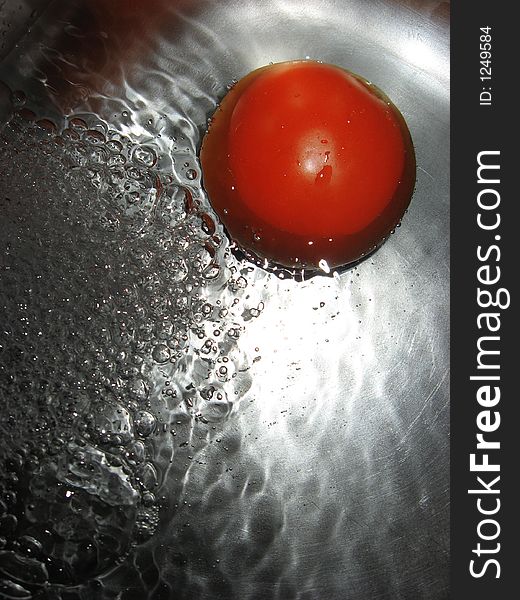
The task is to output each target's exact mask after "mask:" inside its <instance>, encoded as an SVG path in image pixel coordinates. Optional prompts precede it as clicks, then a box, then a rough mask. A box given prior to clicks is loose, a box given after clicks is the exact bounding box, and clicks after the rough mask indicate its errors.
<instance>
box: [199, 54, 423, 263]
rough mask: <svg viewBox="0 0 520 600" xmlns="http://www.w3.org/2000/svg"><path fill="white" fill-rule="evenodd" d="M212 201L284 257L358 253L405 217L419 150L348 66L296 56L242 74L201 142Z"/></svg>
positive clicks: (352, 256) (256, 243)
mask: <svg viewBox="0 0 520 600" xmlns="http://www.w3.org/2000/svg"><path fill="white" fill-rule="evenodd" d="M200 158H201V165H202V172H203V182H204V186H205V189H206V191H207V193H208V196H209V199H210V202H211V204H212V206H213V208H214V209H215V211H216V212H217V214H218V215H219V217H220V219H221V221H222V223H223V224H224V226H225V227H226V229H227V230H228V232H229V235H230V236H231V237H232V238H233V239H234V240H235V241H236V242H237V243H238V245H239V246H241V247H242V248H244V249H245V250H247V251H250V252H252V253H253V254H255V255H257V256H259V257H262V258H267V259H269V260H270V261H273V262H275V263H277V264H280V265H285V266H289V267H301V268H316V267H318V266H320V264H321V265H323V264H325V263H323V262H321V261H325V262H326V264H327V265H328V266H329V267H336V266H340V265H345V264H348V263H351V262H354V261H356V260H358V259H359V258H361V257H362V256H364V255H366V254H368V253H369V252H370V251H371V250H373V249H374V248H376V247H377V246H378V245H379V244H380V243H381V242H382V241H383V240H384V239H385V238H386V236H388V234H389V233H390V231H391V230H392V229H394V228H395V226H396V225H397V224H398V223H399V221H400V220H401V217H402V215H403V213H404V211H405V210H406V208H407V206H408V204H409V202H410V199H411V196H412V192H413V187H414V184H415V155H414V151H413V146H412V142H411V139H410V134H409V132H408V129H407V127H406V124H405V122H404V119H403V118H402V116H401V114H400V113H399V111H398V110H397V109H396V108H395V107H394V106H393V104H392V103H391V102H390V101H389V100H388V98H386V97H385V96H384V95H383V94H382V92H380V91H379V90H377V89H376V88H374V86H372V85H370V84H369V83H367V82H365V81H364V80H362V79H361V78H359V77H357V76H355V75H353V74H351V73H349V72H348V71H345V70H344V69H341V68H339V67H335V66H331V65H325V64H322V63H317V62H313V61H295V62H286V63H279V64H275V65H270V66H267V67H262V68H260V69H257V70H256V71H253V72H252V73H250V74H249V75H247V76H246V77H244V78H243V79H242V80H240V81H239V82H238V83H237V84H236V85H235V86H234V87H233V88H232V89H231V90H230V92H229V93H228V94H227V96H226V97H225V98H224V100H223V101H222V103H221V104H220V106H219V108H218V110H217V111H216V113H215V115H214V116H213V119H212V122H211V125H210V127H209V130H208V133H207V134H206V136H205V138H204V141H203V144H202V149H201V155H200Z"/></svg>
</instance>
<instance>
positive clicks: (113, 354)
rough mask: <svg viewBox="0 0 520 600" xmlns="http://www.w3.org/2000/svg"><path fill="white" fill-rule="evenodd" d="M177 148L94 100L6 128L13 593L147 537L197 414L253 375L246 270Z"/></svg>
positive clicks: (224, 405)
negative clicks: (126, 125) (180, 178)
mask: <svg viewBox="0 0 520 600" xmlns="http://www.w3.org/2000/svg"><path fill="white" fill-rule="evenodd" d="M164 162H165V161H164V157H162V156H161V151H160V149H159V148H156V147H154V146H153V145H151V144H150V145H139V144H136V143H134V142H133V141H132V140H130V139H128V138H125V137H124V136H122V135H121V134H119V133H117V132H116V131H112V130H110V129H109V128H108V127H107V125H106V124H105V123H103V122H100V121H99V120H97V119H95V118H94V117H92V116H90V115H82V116H81V115H80V116H75V117H71V118H69V119H68V121H67V123H66V125H65V126H64V127H63V128H58V127H43V126H41V124H38V123H36V122H28V121H27V120H24V119H23V118H22V117H21V116H15V117H14V118H13V119H12V120H11V121H10V122H9V123H8V124H7V126H5V127H4V129H3V130H2V131H1V133H0V215H1V220H0V290H1V292H0V403H1V411H0V583H1V586H3V587H2V592H4V591H5V590H7V592H5V593H7V594H8V596H9V594H11V596H9V597H20V598H24V597H32V596H31V595H34V594H37V593H40V592H41V590H43V589H44V588H45V589H47V590H48V589H51V588H52V589H54V588H53V586H55V587H56V586H58V587H59V586H69V587H70V586H78V585H80V584H83V583H85V582H88V581H93V580H94V578H96V577H99V576H101V574H103V573H104V572H106V571H107V570H108V569H110V568H111V567H113V566H114V564H117V563H118V562H121V561H122V560H124V558H125V556H127V555H128V554H129V553H130V552H131V551H132V549H133V548H134V547H135V546H136V545H138V544H141V543H143V542H144V541H146V540H147V539H149V538H150V536H152V535H153V533H154V531H155V528H156V527H157V523H158V518H159V506H158V503H157V501H156V498H157V497H158V495H159V493H160V492H161V490H162V486H164V477H165V472H166V469H167V466H168V464H170V463H171V462H172V461H175V455H176V452H178V451H179V450H178V448H179V447H180V446H186V445H187V442H186V441H185V440H187V439H190V438H189V436H190V432H192V431H193V428H194V423H197V427H201V426H203V427H204V426H205V427H207V428H208V429H209V428H210V427H212V426H213V424H214V423H216V422H218V421H221V420H222V419H224V418H226V417H227V416H228V415H229V414H230V413H231V412H232V410H233V407H234V406H235V404H236V402H237V400H239V399H240V398H241V397H242V396H243V395H244V394H245V393H246V392H247V391H248V389H249V387H250V379H249V375H248V364H249V363H248V358H247V356H246V355H245V354H244V352H243V351H242V350H241V349H239V346H238V339H239V338H240V334H241V332H242V330H243V328H244V323H245V321H246V320H247V318H251V317H252V316H256V315H253V314H252V313H250V314H249V315H248V317H247V318H244V317H243V315H244V314H246V313H247V310H246V308H245V307H244V305H243V304H244V300H243V299H244V296H245V293H246V288H247V287H248V281H247V279H246V277H245V276H244V275H245V274H246V271H243V272H242V271H241V269H240V266H239V263H237V262H236V261H235V259H234V258H233V256H232V255H231V254H230V252H229V248H228V247H227V243H226V242H225V236H224V234H223V231H222V229H221V227H220V226H219V225H218V224H217V223H216V222H215V220H214V219H213V218H212V217H211V215H210V213H209V212H208V210H207V207H205V206H204V203H203V201H202V200H200V199H197V198H196V197H194V195H193V190H192V189H191V188H190V189H188V188H186V187H184V186H183V185H182V182H176V181H175V180H174V178H173V177H172V176H171V172H168V171H167V170H165V169H164V167H163V166H162V165H164ZM158 165H161V167H160V168H159V166H158ZM195 176H196V175H195ZM188 178H190V176H189V175H188ZM190 190H191V191H190ZM247 293H248V294H251V290H250V289H247ZM258 310H259V309H255V311H257V312H258ZM49 586H50V587H49ZM56 589H57V588H56ZM56 597H58V596H56Z"/></svg>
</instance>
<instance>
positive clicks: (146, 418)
mask: <svg viewBox="0 0 520 600" xmlns="http://www.w3.org/2000/svg"><path fill="white" fill-rule="evenodd" d="M155 426H156V419H155V417H154V416H153V415H152V414H151V413H149V412H148V411H145V410H140V411H139V412H138V413H137V414H136V415H135V417H134V427H135V430H136V433H137V434H138V435H140V436H141V437H147V436H149V435H150V434H151V433H153V431H154V430H155Z"/></svg>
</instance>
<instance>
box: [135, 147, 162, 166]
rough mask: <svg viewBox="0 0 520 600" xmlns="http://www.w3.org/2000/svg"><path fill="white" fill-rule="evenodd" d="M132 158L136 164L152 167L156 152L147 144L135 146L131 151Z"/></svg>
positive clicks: (155, 159) (155, 160)
mask: <svg viewBox="0 0 520 600" xmlns="http://www.w3.org/2000/svg"><path fill="white" fill-rule="evenodd" d="M132 160H133V161H134V162H135V163H136V164H138V165H141V166H145V167H153V166H154V165H155V163H156V162H157V154H156V152H155V150H153V148H150V147H149V146H136V147H135V148H134V150H133V152H132Z"/></svg>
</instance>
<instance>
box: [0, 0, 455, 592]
mask: <svg viewBox="0 0 520 600" xmlns="http://www.w3.org/2000/svg"><path fill="white" fill-rule="evenodd" d="M31 4H33V5H34V6H36V5H37V10H36V12H35V14H34V15H32V13H31V10H27V14H28V15H30V17H31V19H30V25H29V27H28V29H27V30H23V28H22V29H21V30H20V28H18V30H17V31H18V34H16V32H14V29H15V27H14V25H13V26H12V27H11V24H12V19H13V18H14V17H13V15H14V12H13V11H19V10H21V9H19V6H20V7H22V8H24V9H26V8H28V6H29V5H31ZM312 4H313V5H312V7H309V8H307V7H306V8H305V10H304V11H303V10H302V9H301V3H300V4H299V3H297V2H292V1H285V0H284V1H283V2H270V3H266V4H265V6H264V4H262V5H261V6H260V4H259V3H255V2H252V1H251V2H249V1H248V2H233V1H231V0H230V1H226V2H221V3H220V2H219V3H215V2H204V1H201V2H192V1H191V0H189V1H185V0H176V1H175V2H174V1H172V0H149V2H147V3H140V2H128V3H126V5H125V6H126V10H125V11H120V10H119V8H118V6H119V5H118V3H116V2H112V0H95V1H94V0H93V1H92V2H91V3H88V4H86V3H84V2H83V1H79V0H66V1H65V0H54V1H53V2H46V1H45V0H41V1H39V2H32V3H31V2H20V3H18V2H9V0H8V1H7V4H6V3H5V2H4V3H2V0H0V36H1V37H0V57H1V62H0V80H2V81H4V82H5V83H6V84H8V86H9V87H8V86H7V85H4V84H3V83H1V82H0V219H1V220H0V402H1V410H0V598H8V599H12V598H18V599H20V598H22V599H23V598H26V599H28V598H35V599H36V600H98V599H99V600H108V599H110V600H145V599H153V600H162V599H168V600H178V599H185V600H203V599H206V600H224V599H225V600H235V599H236V600H260V599H262V600H275V599H279V600H293V599H294V600H311V599H317V598H320V599H321V598H325V597H326V598H330V599H341V600H343V599H344V598H345V597H347V598H356V599H357V600H358V599H359V600H373V599H374V598H414V600H443V598H444V597H446V596H445V593H446V589H447V588H446V586H447V582H446V581H447V578H446V573H447V570H446V569H447V561H448V552H447V548H448V538H447V509H446V507H447V497H448V491H447V490H448V474H447V467H446V465H447V436H446V432H447V420H448V411H447V372H448V371H447V369H448V365H447V352H446V348H447V323H446V314H447V313H446V306H447V273H448V263H447V258H446V256H447V255H446V252H445V246H443V243H442V239H443V237H442V232H443V231H445V230H446V228H447V221H446V216H447V209H446V206H447V185H448V182H447V173H448V165H447V164H437V163H432V161H427V160H425V157H426V151H425V149H428V150H429V149H431V152H432V154H434V155H435V156H437V157H446V160H447V157H448V153H447V152H446V149H445V146H444V145H443V140H445V139H447V129H446V128H447V116H446V120H443V117H442V115H441V116H440V117H439V115H438V114H437V113H435V114H434V113H431V112H429V110H430V108H429V107H431V106H434V105H435V106H443V105H446V106H447V101H446V100H445V98H444V96H443V94H445V93H446V90H447V89H448V87H447V86H446V85H445V84H444V82H442V81H440V80H435V78H434V79H431V80H430V79H427V77H426V75H425V73H424V72H423V71H420V70H419V69H417V68H415V67H414V66H413V65H410V64H408V63H406V62H403V61H402V60H400V59H399V58H398V57H397V55H396V54H395V53H392V52H387V51H386V50H385V49H383V48H381V47H380V46H378V44H377V40H376V39H375V38H374V39H373V40H372V41H370V40H369V43H368V44H367V43H366V40H365V38H364V36H365V33H366V32H367V31H369V32H370V35H372V32H376V33H377V31H378V29H377V28H375V29H370V28H369V27H363V28H362V30H361V29H360V28H359V23H360V22H362V23H364V22H365V16H366V12H367V11H368V9H367V8H366V7H367V6H368V4H367V3H356V2H350V3H334V2H324V3H323V2H316V3H312ZM380 4H381V6H380V8H385V7H386V8H385V10H386V9H387V8H388V7H387V5H386V4H385V3H380ZM140 6H146V10H143V9H139V7H140ZM6 7H7V8H6ZM378 7H379V5H378ZM152 8H153V10H152ZM22 12H23V11H22ZM368 12H369V11H368ZM414 14H415V13H414ZM309 18H312V23H313V27H309V26H308V23H309ZM2 19H4V20H2ZM401 22H402V21H399V23H401ZM244 23H248V26H247V27H245V26H244ZM345 23H347V24H348V26H347V27H346V28H345V26H344V25H345ZM382 23H383V28H384V30H385V31H387V30H388V28H389V27H390V26H391V24H393V23H397V21H396V20H395V19H390V18H388V19H387V18H386V17H385V18H383V19H382ZM136 31H137V32H138V33H137V34H136V33H135V32H136ZM289 31H291V32H294V33H295V35H294V36H288V35H287V32H289ZM4 32H5V35H4ZM129 32H130V33H129ZM376 33H374V36H376ZM360 49H362V51H360ZM307 55H310V57H311V58H317V59H320V60H325V61H328V62H333V63H337V64H342V65H343V66H345V67H347V68H351V69H352V70H354V71H355V72H359V73H363V74H365V75H366V76H367V77H368V78H370V79H371V80H373V81H374V82H376V83H378V84H380V85H381V87H382V88H383V89H385V90H386V91H388V93H389V95H390V96H391V97H392V98H393V99H395V101H396V103H397V104H398V105H399V106H400V107H402V108H404V112H405V113H406V115H407V119H409V124H410V125H411V127H412V128H413V130H414V139H415V140H416V142H417V149H418V157H419V160H420V161H421V160H422V161H423V163H422V164H423V165H424V168H425V173H426V175H424V174H423V172H422V171H420V172H419V180H418V190H417V193H416V197H415V198H414V200H413V203H412V206H411V214H410V215H408V216H407V217H406V218H405V220H404V222H403V227H401V228H400V229H399V232H398V233H397V234H396V235H394V236H391V239H390V240H389V242H387V243H386V244H385V246H383V248H381V250H379V251H378V252H377V253H376V254H375V255H374V256H373V257H371V258H370V259H368V260H366V261H364V262H363V263H362V264H360V265H359V267H357V268H356V269H354V270H351V271H348V272H344V273H342V274H340V275H336V276H331V277H322V276H320V277H316V278H314V279H312V280H310V281H304V282H296V281H294V280H292V279H290V278H289V277H287V274H286V273H281V275H283V276H285V278H284V279H280V278H279V277H277V276H276V275H274V274H272V273H267V272H266V271H264V270H263V269H261V268H257V267H256V266H254V265H252V264H251V263H250V262H248V261H247V260H242V259H239V258H237V257H236V255H234V254H233V253H232V252H231V251H230V247H229V244H228V242H227V240H226V238H225V236H224V234H223V231H222V228H221V226H220V225H219V223H218V222H217V221H216V220H215V219H214V218H213V217H212V216H211V211H210V208H209V206H208V205H207V202H206V198H205V196H204V193H203V191H202V189H201V181H200V169H199V165H198V161H197V148H198V146H199V144H200V138H201V134H202V133H203V131H204V129H205V126H206V122H207V119H208V117H209V116H210V115H211V114H212V113H213V111H214V109H215V106H216V103H217V101H218V99H219V98H221V97H222V96H223V94H224V93H225V91H226V86H228V85H230V84H232V82H233V79H236V78H239V77H241V76H242V75H244V74H245V73H247V72H248V71H250V70H252V69H253V68H255V67H257V66H260V65H261V64H267V63H269V62H271V61H273V62H275V61H279V60H287V59H293V58H302V57H303V56H307ZM432 98H435V100H436V102H432ZM407 103H408V105H407ZM443 103H444V104H443ZM415 107H420V109H421V111H423V112H421V111H419V109H417V110H416V109H415ZM29 111H32V114H31V112H29ZM446 115H447V113H446ZM31 119H32V120H31ZM37 122H39V123H37ZM426 123H428V124H429V125H431V126H432V127H433V129H434V130H435V132H436V134H435V136H432V135H431V131H430V130H427V129H426V128H425V127H424V124H426ZM432 199H434V201H432ZM443 202H445V204H443ZM439 232H441V234H439ZM440 240H441V241H440ZM324 267H326V265H324ZM331 275H332V274H331Z"/></svg>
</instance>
